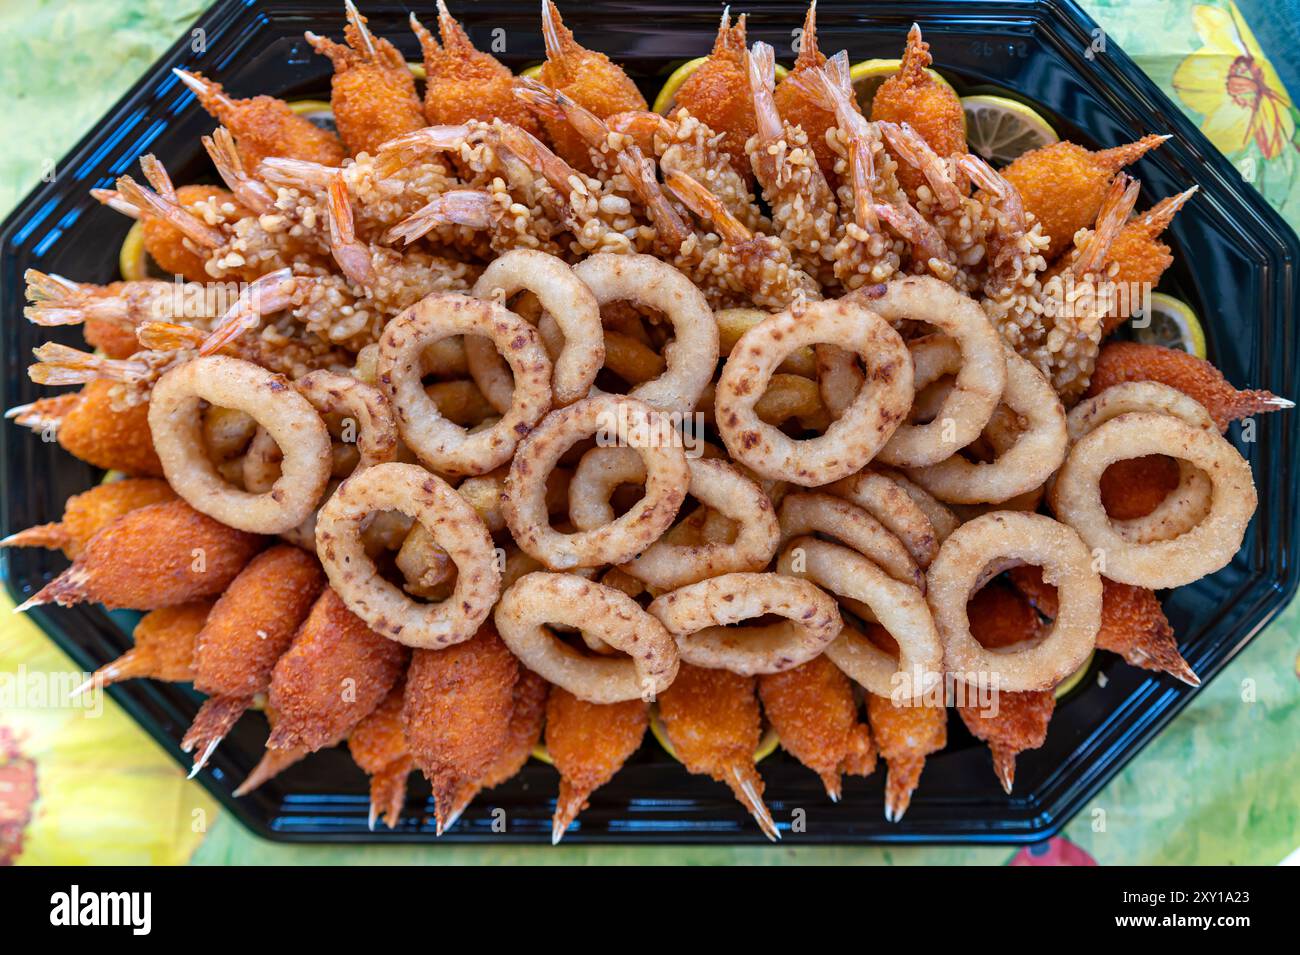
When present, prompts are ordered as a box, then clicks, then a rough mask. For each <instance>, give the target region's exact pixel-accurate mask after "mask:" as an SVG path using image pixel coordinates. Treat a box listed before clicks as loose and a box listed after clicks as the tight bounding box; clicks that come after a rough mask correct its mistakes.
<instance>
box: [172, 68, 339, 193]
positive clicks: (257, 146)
mask: <svg viewBox="0 0 1300 955" xmlns="http://www.w3.org/2000/svg"><path fill="white" fill-rule="evenodd" d="M172 72H173V73H174V74H175V75H176V77H177V78H178V79H179V80H180V81H181V82H182V83H184V84H185V85H186V86H187V87H189V89H190V91H191V92H192V93H193V94H194V95H195V96H196V97H198V100H199V105H200V106H202V107H203V108H204V109H205V110H207V111H208V112H209V113H210V114H212V116H213V117H214V118H215V119H216V120H217V121H218V122H220V123H221V125H223V126H225V127H226V128H227V129H228V130H230V132H231V133H233V134H234V136H235V140H236V142H237V143H238V147H239V157H240V158H241V159H242V160H243V161H244V168H245V169H256V168H257V164H258V163H260V162H261V161H262V160H263V159H265V158H267V157H268V156H282V157H284V158H286V159H304V160H306V161H308V162H318V163H321V164H322V165H325V166H339V165H342V163H343V160H344V158H346V156H347V153H346V151H345V150H344V148H343V143H342V142H340V141H339V138H338V136H336V135H334V133H332V132H329V131H327V130H324V129H321V128H320V127H319V126H316V125H315V124H313V123H312V122H311V121H310V120H308V119H305V118H304V117H302V116H299V115H298V114H297V113H295V112H294V111H293V110H292V109H291V108H290V107H289V104H288V103H286V102H285V101H284V100H281V99H276V98H275V97H274V96H254V97H253V98H252V99H235V98H233V97H232V96H230V95H229V94H228V93H226V91H225V90H223V89H222V88H221V84H220V83H214V82H213V81H212V80H209V79H205V78H204V77H203V76H201V75H200V74H198V73H187V72H186V71H185V70H172Z"/></svg>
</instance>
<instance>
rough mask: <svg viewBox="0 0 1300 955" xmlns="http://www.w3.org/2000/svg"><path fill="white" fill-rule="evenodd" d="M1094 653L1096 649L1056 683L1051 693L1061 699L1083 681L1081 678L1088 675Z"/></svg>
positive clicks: (1095, 653)
mask: <svg viewBox="0 0 1300 955" xmlns="http://www.w3.org/2000/svg"><path fill="white" fill-rule="evenodd" d="M1096 655H1097V651H1096V650H1093V651H1092V652H1091V653H1089V654H1088V659H1086V660H1084V661H1083V666H1081V667H1079V669H1077V670H1075V671H1074V672H1073V673H1071V674H1070V675H1069V676H1067V677H1066V678H1065V679H1064V680H1062V681H1061V682H1060V683H1058V684H1057V686H1056V689H1055V690H1054V691H1053V694H1054V695H1055V697H1056V698H1057V699H1058V700H1060V699H1063V698H1064V697H1065V695H1066V694H1067V693H1069V692H1070V691H1071V690H1073V689H1074V688H1075V687H1076V686H1078V685H1079V684H1080V683H1082V682H1083V678H1084V677H1085V676H1087V675H1088V668H1089V667H1091V666H1092V660H1093V657H1095V656H1096Z"/></svg>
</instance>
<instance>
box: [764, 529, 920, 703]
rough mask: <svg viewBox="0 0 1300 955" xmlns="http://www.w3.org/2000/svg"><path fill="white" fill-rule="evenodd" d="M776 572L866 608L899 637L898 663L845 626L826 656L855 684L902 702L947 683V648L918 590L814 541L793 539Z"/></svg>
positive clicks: (845, 551)
mask: <svg viewBox="0 0 1300 955" xmlns="http://www.w3.org/2000/svg"><path fill="white" fill-rule="evenodd" d="M776 567H777V572H778V573H782V574H793V575H795V576H798V577H805V578H807V579H808V580H811V581H812V582H813V583H815V584H817V585H818V586H819V587H822V588H823V589H825V590H827V591H829V592H830V593H832V594H835V595H836V596H839V597H846V598H849V599H851V600H855V601H860V602H862V603H864V604H866V605H867V606H868V607H870V608H871V610H872V612H873V613H874V614H875V616H876V619H877V622H879V623H880V625H881V626H882V627H884V628H885V629H886V630H887V631H889V634H890V636H892V637H893V638H894V641H895V642H896V643H897V644H898V649H899V656H898V658H897V659H895V658H894V657H892V656H890V655H889V654H888V653H885V651H883V650H881V649H880V648H879V647H877V646H876V645H875V644H873V643H872V642H871V641H870V640H868V639H867V638H866V637H864V636H863V635H862V634H860V633H858V632H857V631H856V630H854V629H853V628H852V627H850V626H848V625H847V624H846V625H845V626H844V628H843V629H842V630H841V631H840V633H839V636H837V637H836V638H835V640H834V641H833V642H832V643H831V644H830V645H829V646H828V647H827V648H826V655H827V656H828V657H830V659H831V662H832V663H834V664H835V665H836V666H837V667H839V668H840V670H842V671H843V672H844V674H845V675H846V676H848V677H849V678H850V679H852V680H853V681H854V682H856V683H858V684H859V685H861V686H863V687H865V688H866V689H867V690H869V691H870V692H872V693H874V694H876V695H877V696H884V697H888V698H889V699H892V700H894V701H895V702H899V703H901V702H903V701H905V700H909V699H912V698H914V697H916V696H920V695H923V694H924V693H926V692H928V691H929V690H930V689H931V688H933V687H934V686H935V685H936V684H937V683H938V682H939V681H940V680H941V679H942V678H943V644H942V643H941V642H940V640H939V631H938V630H936V629H935V625H934V618H933V617H932V616H931V614H930V608H929V606H927V604H926V602H925V596H924V595H923V594H922V593H921V591H920V590H918V589H917V588H916V587H913V586H912V585H910V584H907V583H903V582H901V581H898V580H895V579H893V578H892V577H890V576H889V575H888V574H887V573H885V572H884V571H883V570H881V569H880V568H879V567H877V566H876V565H875V564H873V563H872V562H871V561H870V560H868V559H867V558H865V557H863V556H862V555H861V554H859V553H857V552H856V551H853V550H850V549H849V548H847V547H842V546H840V545H839V544H831V543H828V542H827V541H820V540H817V539H816V538H814V537H796V538H795V539H794V540H792V541H791V542H790V544H789V546H788V547H786V548H785V550H783V551H782V552H781V557H780V560H779V561H778V562H777V565H776Z"/></svg>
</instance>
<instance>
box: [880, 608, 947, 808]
mask: <svg viewBox="0 0 1300 955" xmlns="http://www.w3.org/2000/svg"><path fill="white" fill-rule="evenodd" d="M865 634H866V637H867V639H868V640H870V641H871V642H872V643H874V644H875V645H876V646H877V647H879V648H880V649H881V650H884V651H885V652H886V653H889V654H892V655H894V656H897V655H898V643H897V642H896V641H895V640H894V638H893V637H891V636H890V635H889V631H887V630H886V629H885V628H884V627H882V626H880V624H878V623H868V624H867V625H866V630H865ZM867 722H868V723H870V724H871V736H872V738H873V739H874V740H875V742H876V747H877V749H878V750H879V751H880V756H881V758H882V759H884V761H885V765H886V766H887V767H888V772H887V775H886V777H885V819H886V820H887V821H889V822H900V821H902V818H903V814H904V813H906V812H907V807H908V806H909V805H910V804H911V802H912V793H913V792H915V791H916V786H917V784H918V783H919V782H920V780H921V772H922V770H924V769H925V758H926V757H927V756H929V755H930V754H931V753H937V752H939V750H941V749H943V748H944V747H945V746H947V745H948V711H947V710H946V709H945V708H944V706H943V703H942V702H940V701H938V700H933V701H932V700H929V699H927V698H926V697H921V698H919V699H913V700H908V701H906V702H903V703H895V702H894V701H893V700H891V699H890V698H889V697H887V696H877V695H876V694H875V693H868V694H867Z"/></svg>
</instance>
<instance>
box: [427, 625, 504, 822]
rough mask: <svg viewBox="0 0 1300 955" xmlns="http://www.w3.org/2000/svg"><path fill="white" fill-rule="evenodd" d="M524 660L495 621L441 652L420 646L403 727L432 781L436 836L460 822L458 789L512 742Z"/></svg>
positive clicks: (483, 772)
mask: <svg viewBox="0 0 1300 955" xmlns="http://www.w3.org/2000/svg"><path fill="white" fill-rule="evenodd" d="M518 679H519V663H518V661H516V660H515V658H514V655H513V654H511V652H510V650H509V648H507V647H506V645H505V643H503V642H502V640H501V638H500V637H499V636H498V635H497V633H496V630H495V629H493V627H492V626H491V625H485V626H483V627H480V628H479V631H478V633H476V634H475V635H474V636H473V637H471V638H470V639H469V640H465V641H463V642H461V643H458V644H455V645H454V646H450V647H446V648H444V649H441V650H423V649H417V650H415V651H414V653H413V655H412V658H411V668H410V670H409V671H408V672H407V675H406V695H405V698H404V700H403V703H402V728H403V732H404V733H405V735H406V745H407V749H408V750H409V751H410V753H411V756H412V758H413V759H414V760H415V764H416V765H417V766H419V767H420V770H421V771H422V772H423V773H424V776H425V778H426V779H428V780H429V785H430V786H432V787H433V798H434V801H435V802H434V814H435V818H436V821H437V834H438V835H442V834H443V832H444V831H446V828H447V827H448V826H449V825H451V823H452V822H453V821H454V820H453V817H452V809H453V805H454V803H455V802H456V795H457V792H458V790H459V789H460V788H461V787H462V786H464V785H465V784H466V783H472V782H474V781H475V780H478V779H479V778H481V777H482V776H483V775H484V774H485V773H486V772H487V770H488V769H489V767H491V765H492V763H493V762H494V761H495V759H496V757H497V755H498V754H499V753H500V752H501V750H502V749H504V748H505V745H506V739H507V737H508V735H509V728H510V716H511V713H512V712H513V711H514V686H515V683H516V682H517V681H518Z"/></svg>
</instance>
